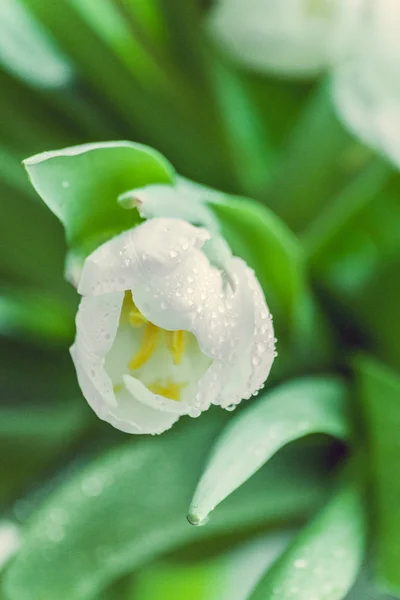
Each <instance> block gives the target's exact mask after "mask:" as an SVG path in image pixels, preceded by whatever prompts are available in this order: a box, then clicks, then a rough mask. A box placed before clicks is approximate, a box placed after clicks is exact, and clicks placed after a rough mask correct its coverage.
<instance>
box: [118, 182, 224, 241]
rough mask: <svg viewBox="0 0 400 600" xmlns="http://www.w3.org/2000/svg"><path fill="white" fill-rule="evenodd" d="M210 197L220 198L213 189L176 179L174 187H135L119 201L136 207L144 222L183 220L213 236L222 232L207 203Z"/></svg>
mask: <svg viewBox="0 0 400 600" xmlns="http://www.w3.org/2000/svg"><path fill="white" fill-rule="evenodd" d="M210 194H212V196H213V197H214V196H215V195H219V194H218V193H217V192H215V191H214V190H210V189H209V188H206V187H203V186H200V185H196V184H194V183H193V182H191V181H189V180H186V179H184V178H183V177H177V178H176V183H175V185H166V184H161V183H156V184H153V185H148V186H145V187H143V188H136V189H134V190H131V191H129V192H125V193H124V194H122V195H121V196H119V198H118V201H119V202H120V203H121V204H122V205H123V206H126V207H133V206H136V208H137V209H138V211H139V214H140V215H141V216H142V217H143V218H145V219H154V218H163V217H164V218H172V219H184V220H185V221H188V222H189V223H193V224H194V225H199V226H201V227H205V228H206V229H207V230H208V231H210V232H211V233H213V234H214V233H216V232H217V231H218V230H219V224H218V221H217V220H216V219H215V217H214V214H213V212H212V211H211V210H210V209H209V208H208V206H207V204H206V201H207V200H208V199H209V198H210Z"/></svg>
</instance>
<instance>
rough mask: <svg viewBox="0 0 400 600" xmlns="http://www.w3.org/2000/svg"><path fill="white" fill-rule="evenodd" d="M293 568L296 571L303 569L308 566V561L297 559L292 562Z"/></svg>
mask: <svg viewBox="0 0 400 600" xmlns="http://www.w3.org/2000/svg"><path fill="white" fill-rule="evenodd" d="M294 566H295V567H296V569H305V568H306V567H307V566H308V561H307V560H305V559H304V558H298V559H297V560H295V561H294Z"/></svg>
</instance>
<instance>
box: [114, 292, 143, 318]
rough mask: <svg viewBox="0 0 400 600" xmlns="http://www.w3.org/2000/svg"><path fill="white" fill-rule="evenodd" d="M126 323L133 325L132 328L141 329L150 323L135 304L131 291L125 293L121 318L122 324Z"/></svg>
mask: <svg viewBox="0 0 400 600" xmlns="http://www.w3.org/2000/svg"><path fill="white" fill-rule="evenodd" d="M126 322H128V323H129V324H130V325H132V327H140V326H141V325H145V324H146V323H147V322H148V321H147V319H146V317H145V316H143V315H142V313H141V312H140V310H139V309H138V308H137V306H136V305H135V303H134V302H133V300H132V294H131V292H130V291H126V292H125V295H124V301H123V304H122V310H121V317H120V323H126Z"/></svg>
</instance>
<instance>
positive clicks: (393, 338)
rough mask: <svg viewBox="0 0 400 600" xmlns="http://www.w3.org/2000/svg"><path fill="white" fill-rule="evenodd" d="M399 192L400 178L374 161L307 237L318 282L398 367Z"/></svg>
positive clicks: (352, 324) (345, 319) (349, 322)
mask: <svg viewBox="0 0 400 600" xmlns="http://www.w3.org/2000/svg"><path fill="white" fill-rule="evenodd" d="M399 193H400V178H399V176H398V175H394V176H393V175H392V176H391V177H390V169H389V168H388V167H387V166H386V165H385V164H384V163H380V162H379V161H375V162H373V163H371V165H370V166H369V167H368V169H366V170H365V171H364V173H363V174H362V175H360V176H359V177H358V178H357V179H356V180H354V181H353V182H352V183H351V184H350V185H349V187H348V189H346V190H345V191H344V192H343V193H342V194H340V196H338V198H337V199H336V202H337V204H336V206H335V207H334V206H332V210H330V211H329V210H327V211H326V219H322V218H321V220H320V228H319V229H318V226H317V224H316V229H314V230H312V229H311V228H310V230H309V235H308V236H307V238H306V239H305V241H306V242H307V244H308V252H309V256H310V262H311V269H312V272H313V275H314V278H315V279H316V280H317V281H318V284H319V286H320V287H321V288H323V289H324V294H325V296H326V295H327V294H329V296H330V297H331V302H332V300H333V303H334V305H335V308H336V310H337V312H339V311H340V312H341V313H342V315H341V316H342V319H343V324H344V325H345V326H348V327H352V328H357V329H358V330H359V333H360V335H361V336H362V337H363V338H365V339H366V340H367V342H369V344H371V345H372V344H373V348H374V353H375V354H377V355H378V356H379V357H380V358H382V359H383V360H384V361H385V362H387V363H388V364H390V365H393V366H394V367H395V368H397V369H398V368H400V344H399V337H400V321H399V319H398V295H399V291H400V286H399V283H400V279H399V277H398V272H399V267H400V260H399V252H400V242H399V240H400V237H399V235H398V231H399V227H400V204H399ZM318 231H319V233H320V234H321V236H319V235H318Z"/></svg>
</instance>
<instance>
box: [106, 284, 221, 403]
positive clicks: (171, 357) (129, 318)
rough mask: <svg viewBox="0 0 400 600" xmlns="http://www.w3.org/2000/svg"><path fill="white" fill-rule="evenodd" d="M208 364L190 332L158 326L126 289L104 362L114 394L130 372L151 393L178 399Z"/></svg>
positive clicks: (189, 389)
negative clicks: (111, 345)
mask: <svg viewBox="0 0 400 600" xmlns="http://www.w3.org/2000/svg"><path fill="white" fill-rule="evenodd" d="M210 363H211V360H210V359H209V358H208V357H206V356H205V355H204V354H203V353H202V352H201V351H200V349H199V347H198V343H197V340H196V338H195V336H194V335H193V334H192V333H190V332H188V331H183V330H176V331H167V330H165V329H162V328H160V327H157V325H154V323H152V322H151V321H149V320H148V319H147V318H146V317H145V316H144V315H143V314H142V313H141V312H140V310H139V309H138V308H137V306H136V305H135V304H134V302H133V299H132V294H131V292H130V291H128V292H125V296H124V301H123V305H122V310H121V315H120V321H119V328H118V332H117V337H116V340H115V342H114V346H113V348H112V349H111V351H110V353H109V355H108V356H107V358H106V365H105V367H106V370H107V371H108V372H109V375H110V376H111V379H112V381H113V384H114V385H113V388H114V392H115V394H117V393H119V392H121V391H123V390H124V389H125V386H124V384H123V383H122V381H123V377H124V375H125V374H127V373H129V374H131V375H132V376H133V377H135V378H136V379H137V380H139V381H141V383H143V385H145V387H146V388H147V389H148V390H149V391H151V392H152V393H153V394H157V395H159V396H163V397H164V398H168V399H169V400H174V401H176V402H180V401H182V400H184V399H185V397H186V396H187V395H191V394H192V393H193V385H196V383H197V380H198V379H199V377H200V376H201V375H202V374H203V373H204V372H205V370H206V369H207V368H208V367H209V365H210Z"/></svg>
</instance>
